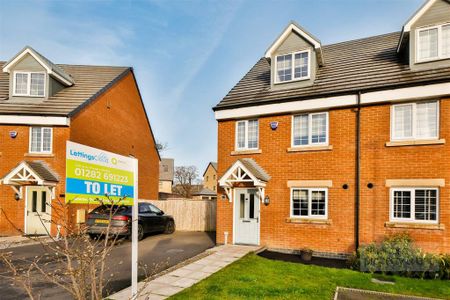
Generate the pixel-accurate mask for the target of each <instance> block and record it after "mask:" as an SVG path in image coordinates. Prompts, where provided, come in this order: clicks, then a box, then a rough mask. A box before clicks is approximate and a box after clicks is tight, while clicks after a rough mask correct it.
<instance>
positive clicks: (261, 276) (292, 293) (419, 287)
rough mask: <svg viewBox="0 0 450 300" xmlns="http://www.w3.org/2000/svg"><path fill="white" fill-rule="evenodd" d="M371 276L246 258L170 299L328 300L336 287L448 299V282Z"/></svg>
mask: <svg viewBox="0 0 450 300" xmlns="http://www.w3.org/2000/svg"><path fill="white" fill-rule="evenodd" d="M371 278H372V275H371V274H367V273H360V272H357V271H352V270H347V269H334V268H325V267H318V266H312V265H302V264H296V263H289V262H283V261H275V260H269V259H266V258H262V257H259V256H257V255H255V254H249V255H247V256H245V257H244V258H242V259H241V260H239V261H237V262H235V263H233V264H231V265H229V266H227V267H226V268H224V269H222V270H221V271H219V272H217V273H215V274H213V275H211V276H210V277H208V278H207V279H205V280H203V281H201V282H199V283H197V284H196V285H194V286H192V287H190V288H188V289H185V290H184V291H182V292H180V293H178V294H176V295H174V296H173V297H171V298H170V299H262V298H265V299H267V298H272V299H332V296H333V294H334V291H335V289H336V287H337V286H342V287H350V288H360V289H366V290H375V291H382V292H389V293H396V294H407V295H415V296H425V297H435V298H442V299H450V282H449V281H444V280H421V279H410V278H404V277H397V276H396V277H394V278H395V285H380V284H376V283H372V282H371Z"/></svg>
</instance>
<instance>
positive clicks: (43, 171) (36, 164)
mask: <svg viewBox="0 0 450 300" xmlns="http://www.w3.org/2000/svg"><path fill="white" fill-rule="evenodd" d="M25 163H26V164H27V165H28V166H29V167H30V168H31V169H33V171H34V172H36V174H38V175H39V177H41V178H42V179H44V180H45V181H52V182H59V176H58V174H56V173H55V172H54V171H53V170H52V169H51V168H50V166H49V165H47V164H46V163H45V162H44V161H40V160H34V161H28V160H27V161H25Z"/></svg>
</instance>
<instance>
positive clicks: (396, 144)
mask: <svg viewBox="0 0 450 300" xmlns="http://www.w3.org/2000/svg"><path fill="white" fill-rule="evenodd" d="M443 144H445V139H439V140H413V141H391V142H386V147H401V146H420V145H443Z"/></svg>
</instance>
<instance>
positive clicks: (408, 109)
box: [391, 101, 439, 140]
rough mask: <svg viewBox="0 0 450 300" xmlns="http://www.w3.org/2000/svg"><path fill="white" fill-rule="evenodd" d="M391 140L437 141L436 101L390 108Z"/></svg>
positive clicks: (437, 117)
mask: <svg viewBox="0 0 450 300" xmlns="http://www.w3.org/2000/svg"><path fill="white" fill-rule="evenodd" d="M391 128H392V129H391V130H392V132H391V139H392V140H416V139H417V140H420V139H425V140H426V139H437V138H438V135H439V134H438V131H439V105H438V102H437V101H433V102H419V103H406V104H398V105H393V106H392V118H391Z"/></svg>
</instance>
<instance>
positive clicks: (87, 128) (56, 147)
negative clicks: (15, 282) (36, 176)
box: [0, 72, 159, 236]
mask: <svg viewBox="0 0 450 300" xmlns="http://www.w3.org/2000/svg"><path fill="white" fill-rule="evenodd" d="M133 76H134V75H133V73H131V72H130V73H129V74H128V75H126V76H125V77H123V78H122V79H121V80H120V81H118V82H116V83H115V84H114V85H113V86H112V87H111V88H109V89H108V90H107V91H106V92H104V93H103V94H102V95H100V96H99V97H97V99H95V100H94V101H93V102H92V103H91V104H90V105H88V106H87V107H85V108H83V109H82V110H81V111H80V112H79V113H78V114H76V115H75V116H74V117H72V118H71V124H70V127H55V126H54V127H53V151H52V152H53V153H52V154H51V155H30V154H28V150H29V132H30V126H25V125H1V126H0V174H1V175H0V176H2V177H3V176H4V175H5V174H7V173H8V172H10V171H11V169H13V168H14V167H15V166H16V165H17V164H18V163H19V162H21V161H23V160H43V161H45V162H46V163H47V164H48V165H49V166H50V167H51V168H52V169H53V170H54V171H55V172H56V173H57V174H58V175H59V177H60V182H59V183H58V185H57V187H56V196H57V197H58V199H55V200H53V203H55V202H56V201H64V197H63V194H64V193H65V183H64V178H65V159H66V141H68V140H71V141H74V142H78V143H81V144H85V145H88V146H91V147H96V148H100V149H104V150H107V151H111V152H115V153H119V154H122V155H126V156H128V155H133V156H135V157H136V158H138V159H139V197H140V198H146V199H157V197H158V175H159V156H158V153H157V151H156V148H155V144H154V139H153V136H152V132H151V129H150V127H149V124H148V122H147V117H146V114H145V111H144V108H143V105H142V104H141V99H140V95H139V92H138V89H137V85H136V82H135V80H134V77H133ZM10 131H17V132H18V135H17V137H16V138H14V139H12V138H10V137H9V132H10ZM24 203H25V198H24V199H21V200H19V201H16V200H15V199H14V192H13V190H12V189H11V187H9V186H5V185H0V209H1V213H0V236H2V235H17V234H19V232H17V231H16V230H15V229H14V227H17V228H19V229H20V230H24V216H25V211H24V208H25V206H24V205H25V204H24ZM80 207H84V206H80V205H77V206H74V207H73V208H72V209H71V216H70V217H71V219H72V220H74V218H75V211H76V209H77V208H80ZM52 213H53V220H55V218H56V216H55V212H54V211H53V212H52ZM8 219H9V220H8ZM11 223H13V224H14V226H12V225H11ZM51 230H52V234H56V228H54V226H53V227H52V229H51Z"/></svg>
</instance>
